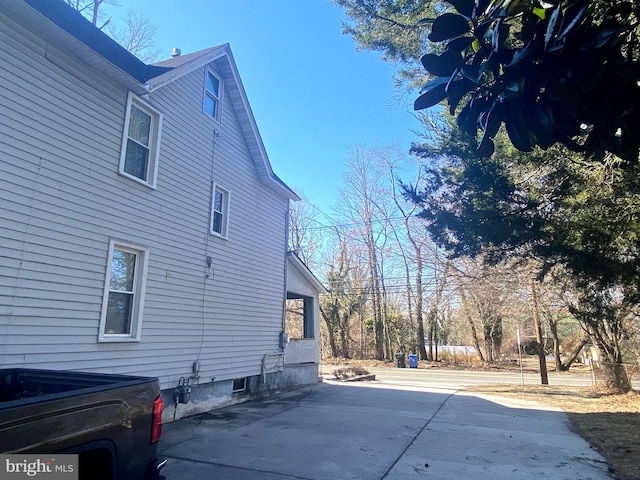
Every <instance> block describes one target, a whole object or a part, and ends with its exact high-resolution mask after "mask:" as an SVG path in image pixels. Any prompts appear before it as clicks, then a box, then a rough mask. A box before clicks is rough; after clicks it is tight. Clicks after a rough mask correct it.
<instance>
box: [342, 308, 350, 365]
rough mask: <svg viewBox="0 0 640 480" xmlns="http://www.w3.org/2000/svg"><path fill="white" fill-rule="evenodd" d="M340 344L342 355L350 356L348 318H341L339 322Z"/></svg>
mask: <svg viewBox="0 0 640 480" xmlns="http://www.w3.org/2000/svg"><path fill="white" fill-rule="evenodd" d="M340 346H341V347H342V348H341V350H342V352H341V353H342V357H343V358H351V353H350V352H349V318H343V319H342V322H340Z"/></svg>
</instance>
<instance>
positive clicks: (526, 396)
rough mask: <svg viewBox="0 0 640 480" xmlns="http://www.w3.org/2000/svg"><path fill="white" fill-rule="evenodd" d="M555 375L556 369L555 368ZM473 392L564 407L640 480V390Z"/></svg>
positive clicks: (628, 477) (531, 367)
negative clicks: (619, 391)
mask: <svg viewBox="0 0 640 480" xmlns="http://www.w3.org/2000/svg"><path fill="white" fill-rule="evenodd" d="M323 364H324V365H355V366H358V367H363V368H366V367H367V366H370V367H393V366H395V364H394V362H392V361H386V362H384V361H371V360H348V361H345V360H344V359H326V360H323ZM420 367H421V368H453V369H456V370H484V371H487V370H496V371H505V370H508V371H520V367H519V365H518V363H517V362H515V363H514V362H513V361H510V360H507V361H504V362H500V363H498V364H495V365H492V366H479V365H475V364H474V365H461V364H448V363H445V362H440V363H437V364H428V363H425V362H421V364H420ZM548 368H549V371H553V370H554V366H553V365H552V364H549V365H548ZM524 370H525V371H527V372H532V371H533V372H537V371H538V370H537V360H535V359H534V358H528V359H527V360H526V361H525V362H524ZM572 371H573V372H574V373H575V372H581V373H587V372H589V371H590V368H589V367H588V366H584V365H576V366H575V367H572V368H571V370H570V371H569V372H566V373H564V374H565V375H571V374H572ZM466 390H467V391H471V392H478V393H483V394H494V395H499V396H502V397H511V398H518V399H521V400H530V401H535V402H539V403H541V404H545V405H552V406H555V407H559V408H561V409H563V410H564V411H565V412H567V414H568V415H569V418H570V420H571V423H572V425H573V427H574V429H575V431H576V433H578V434H579V435H580V436H582V438H584V439H585V440H586V441H587V442H589V444H590V445H591V446H593V448H595V449H597V450H598V451H599V452H600V453H601V454H602V456H604V457H605V458H606V460H607V462H608V464H609V469H610V472H611V473H612V474H613V475H614V477H615V478H617V479H619V480H640V460H639V459H640V392H637V391H633V392H630V393H627V394H622V395H616V394H611V393H610V392H608V391H605V390H603V389H602V388H600V387H598V386H594V387H565V386H554V385H525V386H522V385H486V386H478V387H468V388H466Z"/></svg>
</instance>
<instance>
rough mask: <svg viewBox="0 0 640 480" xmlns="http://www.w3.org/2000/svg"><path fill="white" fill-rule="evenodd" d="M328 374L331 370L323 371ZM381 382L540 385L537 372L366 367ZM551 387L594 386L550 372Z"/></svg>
mask: <svg viewBox="0 0 640 480" xmlns="http://www.w3.org/2000/svg"><path fill="white" fill-rule="evenodd" d="M324 370H325V371H327V373H330V371H331V370H333V369H331V368H325V369H324ZM367 370H368V371H369V372H371V373H373V374H375V376H376V380H378V381H380V382H383V383H384V382H388V383H393V384H396V385H405V386H419V387H420V386H423V387H435V388H450V389H454V390H457V389H460V388H463V387H470V386H474V385H489V384H518V385H521V384H522V382H523V380H524V384H525V385H540V374H539V373H527V372H525V373H524V374H522V375H521V374H520V372H481V371H461V370H440V369H431V368H369V367H367ZM549 384H550V385H567V386H575V387H579V386H589V385H593V378H592V377H591V374H590V373H587V374H584V373H573V372H568V373H556V372H549Z"/></svg>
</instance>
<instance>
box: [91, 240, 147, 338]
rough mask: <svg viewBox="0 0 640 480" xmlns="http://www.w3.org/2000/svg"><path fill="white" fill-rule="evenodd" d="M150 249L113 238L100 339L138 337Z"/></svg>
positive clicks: (110, 245)
mask: <svg viewBox="0 0 640 480" xmlns="http://www.w3.org/2000/svg"><path fill="white" fill-rule="evenodd" d="M148 258H149V251H148V250H147V249H145V248H140V247H137V246H134V245H130V244H125V243H121V242H116V241H114V240H111V242H110V243H109V256H108V257H107V275H106V278H105V289H104V297H103V300H102V314H101V316H100V335H99V340H100V341H101V342H122V341H139V340H140V333H141V332H142V318H143V312H144V292H145V286H146V283H147V280H146V278H147V268H148V266H147V265H148Z"/></svg>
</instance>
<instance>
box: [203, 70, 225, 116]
mask: <svg viewBox="0 0 640 480" xmlns="http://www.w3.org/2000/svg"><path fill="white" fill-rule="evenodd" d="M209 74H211V75H213V76H214V77H216V78H217V79H218V85H219V88H218V96H217V97H216V96H215V95H213V93H212V92H209V90H208V89H207V80H208V76H209ZM223 88H224V83H223V82H222V78H220V75H218V74H217V73H216V72H214V71H213V69H211V68H207V69H205V71H204V85H203V90H202V111H203V112H204V113H205V115H207V116H208V117H209V118H213V119H214V120H215V121H216V122H218V123H222V92H223ZM207 97H211V98H213V100H214V101H215V103H216V105H217V108H216V111H215V115H211V114H210V113H209V112H208V111H207V109H206V108H205V105H206V99H207Z"/></svg>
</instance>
